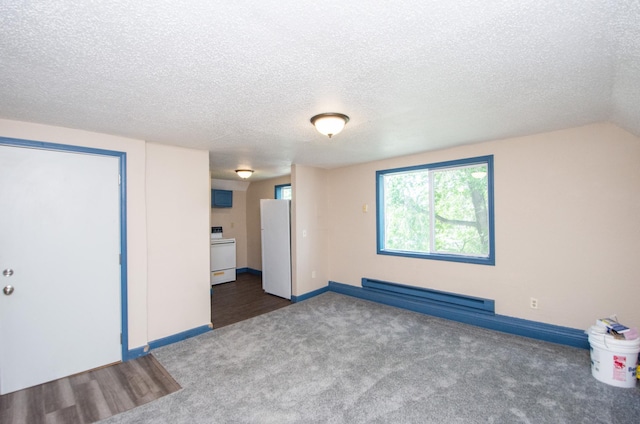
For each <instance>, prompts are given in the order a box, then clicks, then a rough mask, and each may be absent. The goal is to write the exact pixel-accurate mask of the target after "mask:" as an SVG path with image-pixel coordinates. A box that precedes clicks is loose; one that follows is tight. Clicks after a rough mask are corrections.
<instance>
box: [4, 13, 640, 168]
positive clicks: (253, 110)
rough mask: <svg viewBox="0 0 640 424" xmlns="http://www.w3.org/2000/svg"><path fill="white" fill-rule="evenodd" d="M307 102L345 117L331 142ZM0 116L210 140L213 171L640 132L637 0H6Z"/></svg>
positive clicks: (205, 143)
mask: <svg viewBox="0 0 640 424" xmlns="http://www.w3.org/2000/svg"><path fill="white" fill-rule="evenodd" d="M321 112H341V113H345V114H347V115H349V116H350V118H351V120H350V122H349V123H348V125H347V127H346V129H345V130H344V132H342V133H341V134H338V135H337V136H335V137H334V138H333V139H331V140H329V139H328V138H327V137H324V136H322V135H320V134H318V133H316V132H315V130H314V128H313V127H312V126H311V124H310V122H309V118H311V116H313V115H315V114H317V113H321ZM0 117H3V118H8V119H15V120H22V121H31V122H38V123H43V124H51V125H58V126H65V127H71V128H81V129H85V130H90V131H97V132H103V133H109V134H115V135H122V136H128V137H133V138H138V139H144V140H148V141H153V142H158V143H166V144H173V145H181V146H185V147H193V148H199V149H206V150H209V152H210V160H211V167H212V175H213V177H214V178H219V179H235V178H237V177H236V176H235V174H234V172H233V170H234V169H236V168H238V167H250V168H253V169H255V170H256V172H255V173H254V177H252V178H254V179H260V178H269V177H274V176H278V175H283V174H286V173H288V172H289V168H290V165H291V164H293V163H298V164H303V165H308V166H316V167H323V168H333V167H340V166H345V165H350V164H354V163H360V162H366V161H371V160H376V159H381V158H386V157H391V156H399V155H404V154H409V153H415V152H422V151H427V150H432V149H440V148H444V147H448V146H454V145H461V144H468V143H474V142H480V141H484V140H491V139H496V138H502V137H509V136H518V135H527V134H533V133H538V132H544V131H550V130H555V129H561V128H567V127H574V126H579V125H584V124H589V123H593V122H600V121H612V122H614V123H616V124H618V125H619V126H621V127H623V128H625V129H627V130H628V131H630V132H632V133H634V134H636V135H640V1H638V0H630V1H616V0H609V1H607V0H574V1H571V0H565V1H557V0H536V1H527V0H521V1H513V0H504V1H471V0H459V1H449V0H419V1H417V0H410V1H403V2H390V1H375V2H372V1H365V0H352V1H349V2H345V1H336V0H323V1H321V2H318V1H308V0H279V1H270V0H263V1H233V2H232V1H224V2H223V1H217V0H213V1H212V0H193V1H184V2H182V1H176V0H165V1H154V2H151V1H140V2H132V1H129V0H113V1H86V0H67V1H53V0H52V1H46V2H26V1H11V0H7V1H4V2H2V3H1V4H0Z"/></svg>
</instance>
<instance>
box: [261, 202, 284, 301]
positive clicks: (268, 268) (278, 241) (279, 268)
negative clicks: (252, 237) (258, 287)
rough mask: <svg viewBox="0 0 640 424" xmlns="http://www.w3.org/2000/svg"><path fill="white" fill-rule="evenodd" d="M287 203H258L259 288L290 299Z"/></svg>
mask: <svg viewBox="0 0 640 424" xmlns="http://www.w3.org/2000/svg"><path fill="white" fill-rule="evenodd" d="M289 205H290V202H289V200H273V199H261V200H260V225H261V228H262V289H263V290H264V291H265V292H267V293H271V294H274V295H276V296H280V297H284V298H285V299H291V224H290V206H289Z"/></svg>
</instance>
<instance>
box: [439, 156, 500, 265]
mask: <svg viewBox="0 0 640 424" xmlns="http://www.w3.org/2000/svg"><path fill="white" fill-rule="evenodd" d="M433 174H434V175H433V181H434V190H433V193H434V196H433V202H434V211H435V237H434V241H435V252H438V253H456V254H463V255H473V256H487V255H488V254H489V234H488V227H489V221H488V215H487V177H486V176H487V167H486V165H479V166H478V165H477V166H472V167H456V168H445V169H443V170H435V171H433Z"/></svg>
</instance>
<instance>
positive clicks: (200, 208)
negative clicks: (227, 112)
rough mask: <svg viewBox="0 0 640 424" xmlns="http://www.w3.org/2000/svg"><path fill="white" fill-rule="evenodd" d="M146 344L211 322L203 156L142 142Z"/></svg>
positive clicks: (208, 204)
mask: <svg viewBox="0 0 640 424" xmlns="http://www.w3.org/2000/svg"><path fill="white" fill-rule="evenodd" d="M146 176H147V178H146V182H147V184H146V187H147V252H148V260H147V264H148V277H147V278H148V295H147V298H148V305H147V306H148V308H149V330H148V334H149V336H148V337H149V340H158V339H160V338H163V337H167V336H171V335H173V334H177V333H180V332H183V331H185V330H190V329H192V328H196V327H200V326H203V325H207V324H209V323H210V322H211V301H210V297H209V288H210V283H209V278H210V277H209V273H210V271H209V269H210V267H209V249H210V241H209V210H210V207H211V202H210V191H209V187H210V180H209V154H208V152H207V151H205V150H193V149H183V148H180V147H173V146H165V145H161V144H154V143H147V154H146Z"/></svg>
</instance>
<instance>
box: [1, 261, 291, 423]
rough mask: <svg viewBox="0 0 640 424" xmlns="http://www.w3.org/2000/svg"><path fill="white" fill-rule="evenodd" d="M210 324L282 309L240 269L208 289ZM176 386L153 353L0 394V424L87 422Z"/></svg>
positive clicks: (256, 280)
mask: <svg viewBox="0 0 640 424" xmlns="http://www.w3.org/2000/svg"><path fill="white" fill-rule="evenodd" d="M212 288H213V293H212V296H211V322H213V324H214V328H220V327H224V326H225V325H229V324H233V323H235V322H239V321H243V320H245V319H249V318H252V317H255V316H258V315H261V314H265V313H267V312H270V311H273V310H276V309H279V308H282V307H285V306H287V305H290V304H291V301H289V300H287V299H283V298H280V297H277V296H273V295H270V294H266V293H265V292H264V291H263V290H262V279H261V277H260V276H257V275H253V274H249V273H242V274H238V276H237V279H236V281H234V282H231V283H224V284H217V285H215V286H213V287H212ZM176 390H180V385H179V384H178V383H177V382H176V381H175V380H174V379H173V378H172V377H171V376H170V375H169V373H168V372H167V371H166V370H165V369H164V368H163V367H162V365H160V363H159V362H158V361H157V360H156V359H155V358H154V357H153V355H152V354H149V355H146V356H143V357H141V358H137V359H133V360H130V361H127V362H122V363H119V364H114V365H110V366H107V367H103V368H99V369H95V370H91V371H87V372H85V373H81V374H76V375H72V376H70V377H66V378H62V379H60V380H56V381H51V382H49V383H44V384H40V385H38V386H35V387H30V388H28V389H24V390H20V391H17V392H13V393H9V394H6V395H2V396H0V423H1V424H24V423H28V424H40V423H43V424H58V423H60V424H62V423H64V424H76V423H78V424H83V423H92V422H96V421H99V420H102V419H105V418H108V417H110V416H112V415H115V414H118V413H120V412H124V411H127V410H129V409H131V408H134V407H136V406H139V405H142V404H145V403H147V402H151V401H153V400H156V399H159V398H161V397H162V396H165V395H167V394H169V393H173V392H175V391H176Z"/></svg>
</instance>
